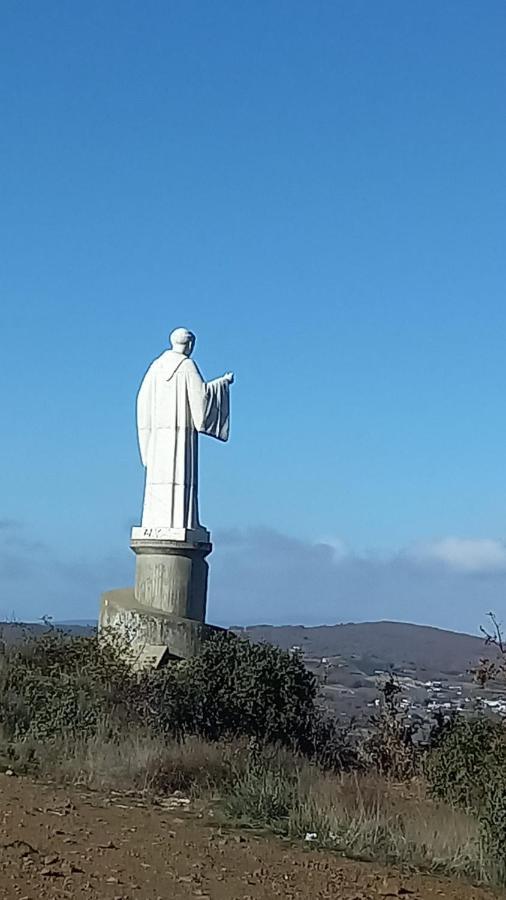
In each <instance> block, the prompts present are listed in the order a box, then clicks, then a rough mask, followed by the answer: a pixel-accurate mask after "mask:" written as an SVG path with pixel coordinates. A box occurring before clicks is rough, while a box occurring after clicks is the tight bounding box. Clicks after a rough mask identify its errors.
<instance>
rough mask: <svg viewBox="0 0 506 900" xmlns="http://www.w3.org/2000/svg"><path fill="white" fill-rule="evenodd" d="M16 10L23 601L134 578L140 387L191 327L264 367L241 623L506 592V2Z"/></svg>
mask: <svg viewBox="0 0 506 900" xmlns="http://www.w3.org/2000/svg"><path fill="white" fill-rule="evenodd" d="M0 25H1V27H0V98H1V100H0V102H1V122H2V127H1V134H0V172H1V174H0V185H1V209H2V212H1V214H0V215H1V229H2V235H1V243H2V250H3V252H2V265H1V268H0V290H1V298H2V303H1V312H0V334H1V337H0V341H1V354H0V367H1V370H2V371H1V376H2V385H3V390H2V423H3V441H2V447H3V454H2V457H3V465H2V484H1V494H0V496H1V500H0V525H1V526H2V528H1V535H2V541H1V547H2V549H1V551H0V614H4V615H10V614H11V612H15V613H16V615H18V616H20V617H31V618H33V617H37V616H39V615H42V614H44V613H48V614H53V615H55V616H57V617H60V618H61V617H63V618H79V617H85V616H91V615H94V614H95V612H96V609H97V603H98V596H99V594H100V592H101V591H102V590H105V589H108V588H111V587H115V586H120V585H123V584H128V583H129V582H131V580H132V576H133V564H134V560H133V556H132V554H131V551H130V550H129V548H128V534H129V528H130V526H131V525H132V524H137V523H138V520H139V517H140V507H141V501H142V485H143V472H142V468H141V466H140V462H139V459H138V456H137V449H136V436H135V421H134V400H135V393H136V390H137V387H138V384H139V382H140V379H141V377H142V374H143V372H144V370H145V368H146V367H147V365H148V363H149V362H150V361H151V359H152V358H153V357H154V356H156V355H157V354H158V353H159V352H160V351H161V350H162V349H163V348H164V346H165V345H166V336H167V334H168V333H169V331H170V330H171V329H172V328H173V327H175V326H176V325H181V324H182V325H186V326H188V327H190V328H192V330H194V331H195V332H196V333H197V339H198V341H197V346H196V350H195V358H196V360H197V362H198V363H199V365H200V367H201V369H202V370H203V372H204V374H205V375H206V376H208V377H213V376H215V375H218V374H221V373H222V372H223V371H225V370H228V369H234V370H235V372H236V373H237V382H236V384H235V385H234V389H233V390H234V396H233V426H232V427H233V431H232V439H231V442H230V444H228V445H226V446H223V445H220V444H218V443H217V442H212V441H210V440H207V441H203V442H202V443H203V447H202V475H201V482H202V490H201V493H202V496H201V509H202V518H203V521H204V522H205V524H206V525H207V526H208V527H210V528H211V530H212V532H213V534H214V537H215V544H216V549H215V553H214V554H213V557H212V579H211V597H210V606H209V613H210V618H211V619H213V620H214V621H219V622H231V621H234V622H240V623H248V622H254V621H259V620H260V619H262V620H269V621H276V622H288V621H297V622H300V621H302V622H307V623H308V624H313V623H314V622H316V621H318V622H320V621H322V622H323V621H326V622H334V621H341V620H349V619H364V618H368V619H379V618H396V619H405V620H411V621H419V622H428V623H429V624H438V625H444V626H447V627H454V628H457V629H458V628H461V629H467V630H474V629H475V628H476V626H477V625H478V624H479V622H480V621H481V620H482V619H483V616H484V614H485V612H486V611H487V609H488V608H489V607H493V608H494V609H495V610H496V611H497V612H498V613H499V614H500V613H501V608H504V598H505V596H506V548H505V545H504V543H503V542H504V539H505V526H504V523H505V520H506V479H505V464H504V458H505V453H504V444H505V437H506V425H505V417H504V414H503V409H504V396H505V365H504V358H505V352H504V335H505V325H506V307H505V303H504V286H505V282H506V278H505V276H506V253H505V234H506V230H505V225H506V221H505V220H506V177H505V176H506V115H505V112H506V110H505V97H506V54H505V53H504V47H505V45H506V8H505V6H504V3H503V2H502V0H501V2H500V0H489V2H488V3H487V4H486V5H483V4H480V3H478V2H469V0H455V2H452V0H446V2H443V3H440V2H435V0H429V2H425V3H406V2H404V0H385V2H383V3H374V2H372V0H368V2H362V0H355V2H354V3H344V2H312V3H306V2H304V3H302V2H297V0H290V2H284V0H277V2H276V3H268V2H261V0H254V2H253V0H251V2H246V0H244V2H235V0H234V2H232V0H228V2H220V0H215V2H213V3H208V2H203V0H202V2H192V0H184V2H172V0H163V2H161V0H160V2H159V0H145V2H143V3H140V2H131V0H121V2H119V0H111V2H108V3H102V2H96V0H87V2H86V4H84V3H83V4H79V3H75V4H68V3H65V2H54V0H47V2H46V3H44V4H36V3H33V2H25V3H19V2H13V0H6V2H5V3H4V4H3V5H2V12H1V21H0ZM303 565H304V566H305V568H304V572H302V570H301V566H303Z"/></svg>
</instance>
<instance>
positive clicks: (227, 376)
mask: <svg viewBox="0 0 506 900" xmlns="http://www.w3.org/2000/svg"><path fill="white" fill-rule="evenodd" d="M223 377H224V379H225V381H228V383H229V384H233V383H234V378H235V376H234V373H233V372H225V374H224V376H223Z"/></svg>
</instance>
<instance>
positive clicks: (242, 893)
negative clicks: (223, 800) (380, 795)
mask: <svg viewBox="0 0 506 900" xmlns="http://www.w3.org/2000/svg"><path fill="white" fill-rule="evenodd" d="M175 802H176V803H178V802H180V803H181V808H176V809H169V808H166V807H165V806H163V805H155V806H154V805H152V804H149V805H148V804H143V803H142V801H140V800H138V799H135V797H134V796H128V795H119V794H103V795H101V794H97V793H92V792H86V791H84V790H79V789H72V790H70V789H67V788H61V787H55V786H52V785H45V784H38V783H34V782H32V781H29V780H27V779H24V778H17V777H15V776H12V777H9V776H7V775H0V822H1V825H0V898H1V900H39V898H50V900H58V898H62V900H63V898H69V897H71V898H77V900H79V898H86V900H141V898H142V900H188V898H194V897H200V898H201V900H206V898H209V900H260V898H262V900H265V898H271V897H272V898H275V897H283V898H286V900H323V898H332V900H336V898H339V900H379V898H388V897H390V898H392V897H394V898H395V897H405V898H407V900H432V898H448V900H450V898H451V900H491V898H493V897H497V896H498V895H497V894H495V893H494V892H492V891H489V890H486V889H483V888H474V887H472V886H469V885H466V884H463V883H460V882H457V881H452V882H448V881H445V880H441V879H437V878H433V877H430V876H422V875H405V874H401V873H399V872H398V871H397V872H396V871H395V870H393V869H391V870H389V869H384V868H381V867H378V866H376V865H372V864H368V863H356V862H351V861H347V860H342V859H341V858H339V857H338V856H336V855H333V854H331V853H323V852H317V851H315V850H313V849H311V848H309V847H308V848H305V847H304V846H302V845H301V846H295V845H293V844H289V843H286V842H283V841H281V840H278V839H276V838H267V837H263V836H261V835H255V834H250V833H249V832H236V833H231V832H229V831H224V830H223V829H222V828H221V827H220V826H219V825H218V824H217V823H216V822H214V821H213V819H212V818H209V817H208V815H207V814H205V815H204V816H202V814H198V813H197V812H196V811H195V810H193V811H192V809H191V807H190V808H187V806H186V805H185V803H184V800H181V801H177V800H176V801H175ZM199 815H200V816H201V817H200V818H199Z"/></svg>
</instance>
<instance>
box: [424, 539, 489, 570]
mask: <svg viewBox="0 0 506 900" xmlns="http://www.w3.org/2000/svg"><path fill="white" fill-rule="evenodd" d="M406 555H407V556H409V557H410V558H411V559H414V560H415V561H417V562H420V563H426V562H439V563H443V564H445V565H447V566H448V567H449V568H451V569H454V570H455V571H457V572H464V573H466V572H467V573H473V572H476V573H486V572H502V571H506V545H505V544H504V543H503V542H502V541H496V540H493V539H491V538H457V537H446V538H442V539H441V540H437V541H430V542H429V543H426V544H415V545H414V546H413V547H410V548H409V549H408V550H407V551H406Z"/></svg>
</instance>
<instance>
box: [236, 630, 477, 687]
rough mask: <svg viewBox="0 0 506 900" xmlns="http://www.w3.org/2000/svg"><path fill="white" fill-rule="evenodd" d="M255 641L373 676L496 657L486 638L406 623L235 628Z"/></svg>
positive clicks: (462, 666) (463, 665) (457, 667)
mask: <svg viewBox="0 0 506 900" xmlns="http://www.w3.org/2000/svg"><path fill="white" fill-rule="evenodd" d="M232 630H233V631H234V632H235V633H236V634H240V635H242V636H244V637H248V638H249V639H250V640H252V641H267V642H268V643H271V644H275V645H277V646H278V647H282V648H283V649H285V650H288V649H290V648H291V647H294V646H297V647H300V648H301V650H302V651H303V653H304V656H305V657H306V658H315V659H318V658H320V659H321V658H322V657H335V656H338V657H340V658H341V659H342V660H343V661H346V662H347V663H348V664H350V663H353V662H354V663H355V665H356V668H357V669H359V670H360V671H362V672H365V673H366V674H370V675H372V674H373V672H374V671H375V670H378V669H379V670H387V669H389V668H391V667H393V668H394V669H399V670H403V671H413V673H414V674H417V675H418V676H419V677H423V676H424V675H427V677H430V676H431V675H435V674H436V673H437V674H439V673H443V674H448V675H456V674H461V673H464V672H467V671H468V670H469V669H470V668H471V667H472V666H474V665H475V664H476V663H477V662H478V661H479V660H480V659H481V658H483V657H484V656H487V655H490V652H488V653H487V648H486V647H485V645H484V640H483V638H480V637H473V636H472V635H470V634H461V633H460V632H455V631H444V630H443V629H441V628H431V627H429V626H426V625H408V624H405V623H403V622H360V623H349V624H345V625H318V626H314V627H305V626H304V625H280V626H273V625H252V626H249V627H247V628H239V627H234V628H233V629H232Z"/></svg>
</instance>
